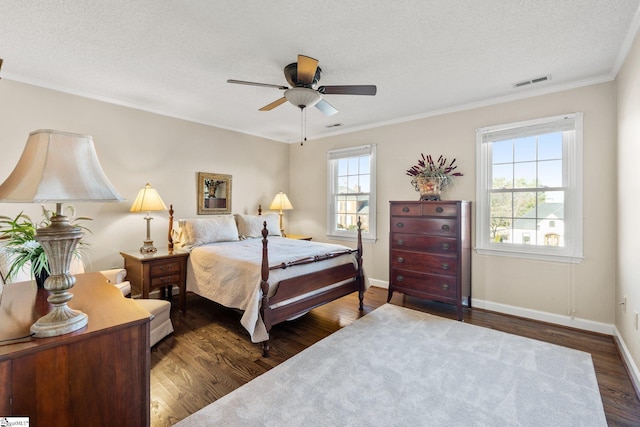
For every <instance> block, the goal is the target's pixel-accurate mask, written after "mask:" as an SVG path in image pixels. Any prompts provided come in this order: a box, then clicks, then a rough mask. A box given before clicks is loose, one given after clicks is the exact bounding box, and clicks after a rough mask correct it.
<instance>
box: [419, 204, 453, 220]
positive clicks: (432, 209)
mask: <svg viewBox="0 0 640 427" xmlns="http://www.w3.org/2000/svg"><path fill="white" fill-rule="evenodd" d="M422 215H429V216H453V217H455V216H457V215H458V205H457V204H455V203H438V202H436V203H423V204H422Z"/></svg>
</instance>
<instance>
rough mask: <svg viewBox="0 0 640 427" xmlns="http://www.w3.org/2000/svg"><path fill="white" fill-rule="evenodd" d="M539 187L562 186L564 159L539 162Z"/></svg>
mask: <svg viewBox="0 0 640 427" xmlns="http://www.w3.org/2000/svg"><path fill="white" fill-rule="evenodd" d="M538 187H562V160H545V161H543V162H538Z"/></svg>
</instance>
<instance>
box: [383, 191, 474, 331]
mask: <svg viewBox="0 0 640 427" xmlns="http://www.w3.org/2000/svg"><path fill="white" fill-rule="evenodd" d="M389 203H390V208H391V227H390V236H389V245H390V247H389V258H390V259H389V296H388V301H389V300H391V296H392V295H393V292H401V293H404V294H406V295H411V296H414V297H418V298H424V299H429V300H434V301H441V302H445V303H449V304H455V305H456V308H457V313H458V320H462V300H463V299H464V298H467V304H468V306H469V307H471V203H470V202H466V201H456V200H443V201H427V202H389Z"/></svg>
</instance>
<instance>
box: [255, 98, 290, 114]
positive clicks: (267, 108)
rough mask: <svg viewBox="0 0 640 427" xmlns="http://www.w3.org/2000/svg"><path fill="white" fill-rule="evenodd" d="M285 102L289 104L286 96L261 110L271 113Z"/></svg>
mask: <svg viewBox="0 0 640 427" xmlns="http://www.w3.org/2000/svg"><path fill="white" fill-rule="evenodd" d="M285 102H287V98H285V97H284V96H283V97H282V98H280V99H276V100H275V101H273V102H272V103H271V104H267V105H265V106H264V107H262V108H261V109H260V111H270V110H273V109H274V108H276V107H277V106H278V105H282V104H284V103H285Z"/></svg>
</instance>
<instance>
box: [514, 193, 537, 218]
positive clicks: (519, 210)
mask: <svg viewBox="0 0 640 427" xmlns="http://www.w3.org/2000/svg"><path fill="white" fill-rule="evenodd" d="M513 216H514V218H535V217H536V193H535V192H528V191H526V192H518V193H513Z"/></svg>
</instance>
